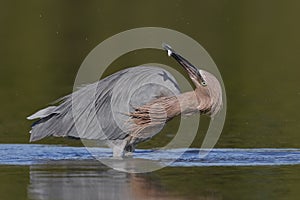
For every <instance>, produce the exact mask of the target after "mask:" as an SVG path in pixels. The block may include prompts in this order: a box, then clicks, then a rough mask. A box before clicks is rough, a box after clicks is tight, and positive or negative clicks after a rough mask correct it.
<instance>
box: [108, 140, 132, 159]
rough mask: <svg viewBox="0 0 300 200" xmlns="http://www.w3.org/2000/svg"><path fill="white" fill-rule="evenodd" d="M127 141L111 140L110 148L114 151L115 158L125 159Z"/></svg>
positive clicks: (109, 142)
mask: <svg viewBox="0 0 300 200" xmlns="http://www.w3.org/2000/svg"><path fill="white" fill-rule="evenodd" d="M127 143H128V141H127V140H110V141H108V142H107V144H108V146H109V147H110V148H111V149H112V151H113V157H114V158H123V157H124V153H125V147H126V145H127Z"/></svg>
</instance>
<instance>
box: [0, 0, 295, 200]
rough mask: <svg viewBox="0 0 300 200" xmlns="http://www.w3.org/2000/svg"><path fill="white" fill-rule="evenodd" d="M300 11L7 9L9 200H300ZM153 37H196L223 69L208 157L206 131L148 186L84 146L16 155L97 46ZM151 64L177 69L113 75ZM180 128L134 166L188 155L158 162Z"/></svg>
mask: <svg viewBox="0 0 300 200" xmlns="http://www.w3.org/2000/svg"><path fill="white" fill-rule="evenodd" d="M299 9H300V2H299V1H294V0H287V1H281V0H264V1H262V0H254V1H246V0H241V1H233V0H211V1H202V0H200V1H196V0H195V1H181V0H167V1H157V2H153V1H147V2H146V1H130V2H128V1H106V2H104V1H69V0H67V1H54V0H51V1H50V0H49V1H30V0H29V1H5V2H4V1H3V2H1V5H0V25H1V28H0V92H1V98H0V143H1V144H7V145H0V149H1V152H0V155H1V158H0V199H1V200H2V199H7V200H10V199H26V198H27V199H299V196H300V191H299V188H300V175H299V170H300V167H299V160H300V159H299V148H300V144H299V141H300V134H299V130H300V123H299V120H300V114H299V108H300V106H299V105H300V88H299V85H300V79H299V74H300V67H299V66H300V61H299V46H300V39H299V35H300V26H299V25H298V24H299V19H300V12H299ZM145 26H155V27H165V28H170V29H174V30H177V31H180V32H182V33H184V34H187V35H189V36H191V37H192V38H194V39H195V40H196V41H198V42H199V43H200V44H201V45H202V46H203V47H204V48H205V49H206V50H207V51H208V52H209V54H210V55H211V57H212V58H213V59H214V61H215V63H216V64H217V66H218V67H219V70H220V72H221V74H222V77H223V81H224V84H225V86H226V92H227V97H228V99H227V102H228V112H227V118H226V123H225V127H224V129H223V132H222V135H221V137H220V139H219V141H218V143H217V145H216V149H215V150H213V151H212V152H211V153H210V154H209V155H208V157H206V158H205V159H199V157H198V156H197V155H198V153H197V152H198V149H199V147H200V144H201V142H202V139H203V137H204V134H205V130H206V126H205V123H204V126H201V127H200V129H199V131H198V135H197V137H196V139H195V142H194V143H193V144H192V146H191V149H190V150H189V151H187V152H186V153H185V154H184V155H183V157H181V158H180V159H178V160H177V161H176V162H174V163H173V164H172V166H169V167H166V168H163V169H161V170H158V171H155V172H151V173H146V174H128V173H123V172H119V171H115V170H113V169H111V168H108V167H107V166H105V165H102V164H100V163H99V162H98V161H95V160H93V159H92V158H93V157H91V155H90V154H89V153H88V152H87V151H86V150H85V149H84V148H81V147H82V146H83V145H82V143H81V142H80V141H74V140H66V139H57V138H48V139H45V140H42V141H39V142H37V143H39V144H42V146H39V145H30V146H27V145H20V146H19V145H12V144H28V140H29V134H28V131H29V127H30V124H31V122H29V121H27V120H26V119H25V118H26V116H28V115H30V114H32V113H33V112H34V111H36V110H38V109H40V108H42V107H44V106H46V105H48V104H49V103H50V102H53V101H54V100H56V99H57V98H59V97H61V96H63V95H66V94H68V93H70V92H71V91H72V87H73V83H74V79H75V77H76V73H77V70H78V68H79V66H80V64H81V63H82V61H83V60H84V58H85V57H86V56H87V54H88V53H89V52H90V51H91V50H92V49H93V48H94V47H95V46H97V45H98V44H99V43H100V42H102V41H104V40H105V39H107V38H108V37H110V36H112V35H114V34H117V33H119V32H121V31H125V30H127V29H131V28H137V27H145ZM153 62H157V63H163V64H167V65H172V62H171V61H170V59H169V58H168V57H167V56H166V54H165V52H164V53H162V52H161V51H158V50H140V51H135V52H131V53H128V54H126V55H124V56H122V57H120V58H119V59H117V60H116V61H114V62H113V63H112V64H111V66H110V67H109V69H108V70H107V71H106V72H105V75H108V74H111V73H113V72H115V71H118V70H120V69H123V68H125V67H128V66H136V65H140V64H143V63H153ZM99 67H101V66H99ZM177 67H178V66H177ZM199 67H200V66H199ZM174 68H176V66H174ZM203 121H204V122H205V121H207V118H204V119H203ZM177 123H178V122H177V121H175V122H172V121H171V122H170V125H169V126H168V127H167V128H166V129H164V130H163V131H162V133H161V134H160V135H158V136H157V137H155V138H153V139H152V140H151V141H149V142H147V143H144V144H143V145H140V146H139V147H138V148H139V149H146V150H139V151H138V152H137V154H136V155H135V156H136V158H137V159H150V160H154V159H157V160H158V162H160V161H161V160H163V159H168V158H174V156H176V155H178V153H182V149H177V150H170V151H166V152H153V148H154V147H160V146H163V145H164V144H166V143H168V141H170V139H171V138H172V137H173V136H174V127H176V125H177ZM201 123H202V122H201ZM44 144H52V145H53V144H59V145H61V146H55V145H53V146H43V145H44ZM75 147H76V148H75ZM101 152H102V154H101V156H104V157H105V156H109V155H110V151H109V150H107V149H101ZM103 152H104V153H103ZM151 152H152V153H153V154H151V155H154V156H153V157H150V156H149V153H151Z"/></svg>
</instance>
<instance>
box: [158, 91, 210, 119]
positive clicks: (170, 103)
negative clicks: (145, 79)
mask: <svg viewBox="0 0 300 200" xmlns="http://www.w3.org/2000/svg"><path fill="white" fill-rule="evenodd" d="M169 98H170V99H168V98H167V99H162V101H165V103H164V104H165V105H166V106H165V110H166V112H167V116H168V119H172V118H174V117H176V116H177V115H180V114H181V115H192V114H196V113H199V112H200V113H206V112H207V111H208V110H209V108H210V106H211V104H210V98H209V96H208V95H204V94H201V95H199V92H198V91H197V89H196V90H195V91H190V92H185V93H183V94H180V95H178V96H173V97H169Z"/></svg>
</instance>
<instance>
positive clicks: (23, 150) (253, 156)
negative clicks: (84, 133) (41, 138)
mask: <svg viewBox="0 0 300 200" xmlns="http://www.w3.org/2000/svg"><path fill="white" fill-rule="evenodd" d="M199 151H200V150H199V149H195V148H194V149H192V148H191V149H187V150H186V149H170V150H137V151H136V152H135V154H134V158H140V159H147V160H156V161H161V162H164V161H168V160H172V159H174V158H176V157H178V155H180V154H182V153H183V152H184V153H183V154H182V156H181V157H180V158H179V159H177V160H176V161H175V162H173V163H172V164H171V166H176V167H193V166H204V167H205V166H271V165H299V164H300V149H292V148H288V149H278V148H259V149H229V148H226V149H225V148H224V149H213V150H212V151H211V152H209V154H208V155H207V156H206V157H205V158H200V157H199ZM91 152H92V153H93V154H94V153H95V154H97V157H100V158H110V157H111V156H112V152H111V150H110V149H107V148H90V149H89V151H88V150H87V149H86V148H85V147H66V146H58V145H32V144H1V145H0V165H35V164H45V163H47V162H48V161H61V160H94V157H93V156H92V155H91ZM150 152H151V154H150Z"/></svg>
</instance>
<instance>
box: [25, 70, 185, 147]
mask: <svg viewBox="0 0 300 200" xmlns="http://www.w3.org/2000/svg"><path fill="white" fill-rule="evenodd" d="M179 93H180V90H179V87H178V84H177V82H176V80H175V78H174V77H173V76H172V75H171V74H170V73H169V72H168V71H166V70H164V69H162V68H158V67H148V66H147V67H145V66H139V67H132V68H128V69H125V70H122V71H119V72H117V73H115V74H112V75H110V76H108V77H106V78H104V79H102V80H100V81H98V82H96V83H93V84H90V85H87V86H85V87H82V88H80V89H79V90H77V91H75V92H74V93H72V94H70V95H68V96H66V97H63V98H62V99H61V103H60V104H59V105H58V106H50V107H47V108H45V109H42V110H40V111H38V112H37V113H35V114H33V115H31V116H29V117H28V119H36V118H40V119H39V120H38V121H37V122H35V123H34V124H33V125H32V130H31V131H30V133H31V137H30V141H36V140H39V139H42V138H44V137H46V136H58V137H65V136H70V137H76V138H84V139H97V140H117V139H124V138H125V137H127V136H128V131H129V129H130V127H131V124H130V123H131V122H130V118H129V115H128V114H129V113H130V112H132V111H134V109H135V108H136V107H139V106H142V105H144V104H146V103H148V102H150V101H152V100H154V99H156V98H159V97H162V96H172V95H178V94H179Z"/></svg>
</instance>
